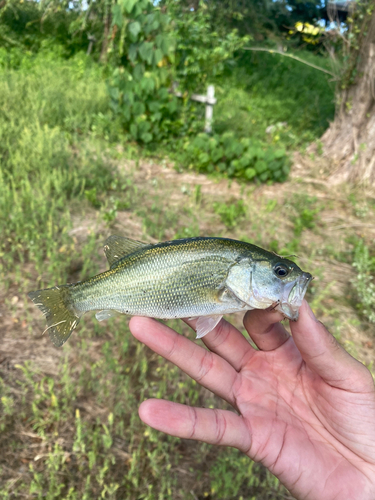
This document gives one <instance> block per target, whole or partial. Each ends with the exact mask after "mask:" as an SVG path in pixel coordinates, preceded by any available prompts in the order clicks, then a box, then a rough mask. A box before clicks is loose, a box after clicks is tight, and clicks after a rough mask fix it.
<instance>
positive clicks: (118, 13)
mask: <svg viewBox="0 0 375 500" xmlns="http://www.w3.org/2000/svg"><path fill="white" fill-rule="evenodd" d="M112 16H113V17H112V25H114V24H116V26H118V27H119V28H121V26H122V21H123V18H122V10H121V6H120V5H119V4H118V3H115V4H114V5H112Z"/></svg>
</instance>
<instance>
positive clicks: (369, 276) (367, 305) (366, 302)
mask: <svg viewBox="0 0 375 500" xmlns="http://www.w3.org/2000/svg"><path fill="white" fill-rule="evenodd" d="M353 266H354V267H355V268H356V269H357V272H358V274H357V277H356V279H355V280H354V281H353V284H354V286H355V288H356V290H357V294H358V298H359V304H358V307H359V309H360V310H361V311H362V312H363V314H364V315H365V316H366V317H367V319H368V320H369V321H370V322H371V323H375V280H374V277H375V255H371V254H370V251H369V248H368V246H367V245H366V244H365V243H364V241H363V240H360V241H359V242H358V244H357V245H356V247H355V250H354V261H353Z"/></svg>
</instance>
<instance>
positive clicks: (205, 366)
mask: <svg viewBox="0 0 375 500" xmlns="http://www.w3.org/2000/svg"><path fill="white" fill-rule="evenodd" d="M213 364H214V357H213V355H212V353H211V352H210V351H204V354H203V356H202V359H201V363H200V367H199V370H198V374H197V376H196V377H195V380H196V381H197V382H200V381H201V380H203V379H204V378H205V377H206V376H207V374H208V373H209V372H210V371H211V369H212V366H213Z"/></svg>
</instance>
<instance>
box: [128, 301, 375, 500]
mask: <svg viewBox="0 0 375 500" xmlns="http://www.w3.org/2000/svg"><path fill="white" fill-rule="evenodd" d="M304 307H305V306H304ZM302 312H303V311H302ZM250 314H252V315H253V318H252V319H253V321H252V323H251V326H248V325H246V326H247V327H248V330H249V333H250V336H251V337H252V338H253V340H254V341H255V343H256V344H257V345H258V346H259V347H260V348H261V349H262V350H255V349H253V348H252V347H251V346H250V344H249V343H248V342H247V341H246V340H245V338H244V337H243V336H242V335H241V334H240V333H239V332H238V331H237V330H235V329H234V328H233V327H231V326H230V325H228V324H226V323H223V324H222V326H221V328H217V329H216V331H214V332H212V333H210V334H208V335H207V337H206V338H205V343H206V345H207V346H208V347H209V348H210V350H211V351H213V352H214V353H216V354H213V353H211V352H210V351H206V350H204V349H202V348H201V347H200V346H198V345H197V344H194V343H192V342H190V341H189V340H187V339H186V338H184V337H182V336H179V335H178V334H176V333H175V332H173V333H172V331H171V330H170V329H168V328H167V327H165V326H164V325H161V324H160V323H156V322H152V320H148V319H142V320H139V319H138V318H137V319H134V320H132V323H131V329H132V331H133V334H134V335H135V336H136V337H137V338H140V340H143V341H144V342H145V343H146V344H147V345H149V346H150V347H151V348H153V349H154V350H155V351H156V352H159V353H160V354H162V355H163V356H165V357H166V358H167V359H170V360H171V361H173V362H174V363H175V364H176V365H178V366H180V367H181V368H182V369H183V370H184V371H185V372H186V373H188V374H189V375H190V376H192V377H193V378H194V379H195V380H197V381H198V382H200V383H201V384H202V385H204V386H206V387H208V388H209V389H210V390H212V391H213V392H215V393H216V394H218V395H219V396H221V397H223V398H224V399H226V400H227V401H228V402H229V403H230V404H232V406H233V407H234V408H235V409H236V410H237V411H238V413H239V415H236V414H235V413H233V412H228V411H222V410H209V409H201V408H195V409H194V408H190V407H184V406H182V405H176V404H174V403H170V402H166V401H156V400H150V401H147V402H145V403H144V404H143V405H142V406H141V409H140V415H141V418H142V419H143V420H144V421H145V422H146V423H149V424H150V425H152V426H153V427H155V428H157V429H159V430H162V431H164V432H167V433H169V434H172V435H177V436H180V437H185V438H193V439H200V440H203V441H206V442H210V443H216V444H223V445H225V444H226V445H230V446H235V447H237V448H239V449H241V450H242V451H244V452H245V453H247V454H248V455H249V457H251V458H252V459H253V460H256V461H259V462H262V463H263V464H264V465H265V466H266V467H267V468H269V469H270V471H271V472H272V473H273V474H275V475H276V476H277V477H279V479H280V480H281V481H282V482H283V483H284V484H285V486H286V487H287V488H288V489H289V490H290V491H291V492H292V493H293V494H294V495H295V496H296V497H297V498H299V499H319V500H329V499H336V498H337V499H338V498H339V499H340V500H345V499H352V498H356V499H358V500H360V499H367V498H373V497H374V495H375V484H374V476H375V426H374V421H375V396H374V387H373V383H372V380H371V377H370V376H369V373H368V372H367V371H366V369H365V368H364V367H363V365H361V364H360V363H358V362H357V361H356V360H354V359H353V358H351V357H350V356H349V355H348V354H347V353H346V352H345V351H343V350H342V349H341V348H340V347H338V346H337V344H335V343H334V341H332V339H333V338H330V337H329V336H326V338H321V339H320V344H319V342H318V343H317V345H316V346H314V339H313V340H312V339H311V338H309V335H304V336H303V337H300V336H299V331H298V327H297V326H294V328H293V327H292V330H293V333H294V339H295V341H294V340H293V339H292V338H291V337H289V338H288V336H287V333H286V332H285V330H284V329H283V327H282V326H281V324H280V323H276V324H273V323H274V322H275V321H277V320H278V319H279V318H278V316H277V315H276V316H275V315H273V318H271V320H268V323H267V321H266V324H263V325H262V321H264V319H262V318H269V317H270V313H265V312H264V313H260V314H258V312H256V313H255V311H252V312H251V313H250ZM254 314H255V315H257V316H254ZM262 314H263V316H262ZM301 316H302V319H301V320H300V321H299V322H298V323H297V324H296V325H298V324H299V325H300V326H299V328H301V324H302V326H303V325H304V323H303V321H305V323H306V325H308V324H309V321H310V320H309V318H308V317H307V316H306V315H305V313H304V312H303V314H301ZM303 318H304V319H303ZM137 321H140V323H137ZM144 322H149V323H148V325H149V326H148V328H149V329H150V328H151V331H150V330H149V333H148V334H147V333H145V328H144ZM249 322H250V319H249V318H247V320H246V321H245V324H246V323H249ZM301 322H302V323H301ZM142 323H143V328H141V324H142ZM269 323H271V326H269ZM223 326H224V328H223ZM310 326H311V325H310ZM312 326H314V325H312ZM315 328H317V329H318V330H319V329H322V328H324V327H323V326H322V325H320V324H319V323H315ZM258 330H260V333H258ZM263 332H265V333H263ZM305 333H306V332H305ZM155 334H156V335H155ZM309 343H310V344H312V345H308V344H309ZM296 344H297V346H298V349H297V346H296ZM305 347H309V351H311V352H310V353H308V354H307V353H306V352H304V348H305ZM329 351H332V352H331V354H332V355H334V356H333V358H332V359H329ZM301 352H302V354H303V357H302V355H301ZM327 353H328V357H327ZM340 363H341V364H340ZM371 488H372V489H371ZM371 495H372V496H371Z"/></svg>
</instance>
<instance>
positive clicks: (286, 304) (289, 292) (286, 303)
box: [280, 273, 313, 321]
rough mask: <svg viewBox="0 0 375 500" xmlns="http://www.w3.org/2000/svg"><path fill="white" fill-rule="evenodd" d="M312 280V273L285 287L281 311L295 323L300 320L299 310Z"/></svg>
mask: <svg viewBox="0 0 375 500" xmlns="http://www.w3.org/2000/svg"><path fill="white" fill-rule="evenodd" d="M312 279H313V277H312V276H311V274H310V273H302V274H301V276H300V277H299V278H298V279H296V280H295V281H292V282H291V283H286V284H285V285H284V289H283V293H282V299H281V304H280V305H281V307H280V309H281V311H282V312H283V313H284V314H285V316H286V317H287V318H289V319H291V320H294V321H296V320H297V319H298V311H299V308H300V306H301V304H302V301H303V297H304V296H305V293H306V290H307V287H308V286H309V283H310V281H311V280H312Z"/></svg>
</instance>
